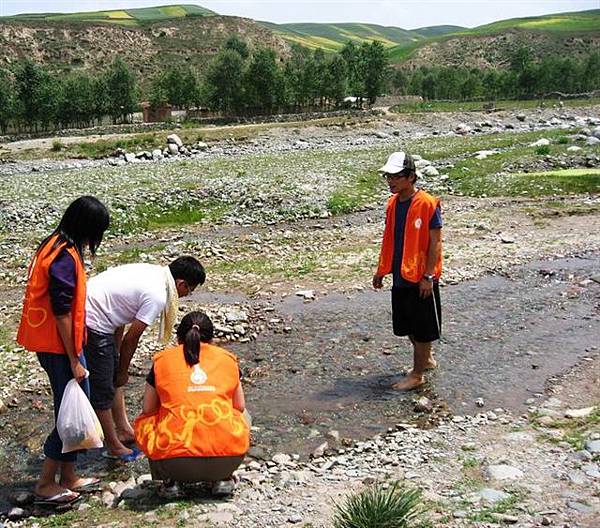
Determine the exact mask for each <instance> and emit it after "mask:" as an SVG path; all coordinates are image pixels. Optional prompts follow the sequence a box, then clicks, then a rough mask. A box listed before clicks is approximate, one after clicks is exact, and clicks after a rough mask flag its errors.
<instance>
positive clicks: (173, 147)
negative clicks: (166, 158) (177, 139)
mask: <svg viewBox="0 0 600 528" xmlns="http://www.w3.org/2000/svg"><path fill="white" fill-rule="evenodd" d="M173 135H175V134H173ZM167 149H169V154H170V155H171V156H177V154H179V147H178V146H177V144H175V143H169V144H168V145H167Z"/></svg>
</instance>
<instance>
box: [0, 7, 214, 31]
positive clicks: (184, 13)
mask: <svg viewBox="0 0 600 528" xmlns="http://www.w3.org/2000/svg"><path fill="white" fill-rule="evenodd" d="M215 14H216V13H215V12H214V11H211V10H210V9H206V8H204V7H201V6H198V5H168V6H156V7H141V8H136V9H117V10H114V11H85V12H81V13H34V14H23V15H15V16H12V17H5V20H38V21H46V22H105V23H110V24H119V25H122V26H137V25H139V24H142V23H145V22H156V21H159V20H167V19H173V18H186V17H196V16H210V15H215ZM0 20H2V18H0Z"/></svg>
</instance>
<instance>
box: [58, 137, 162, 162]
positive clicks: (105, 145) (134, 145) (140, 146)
mask: <svg viewBox="0 0 600 528" xmlns="http://www.w3.org/2000/svg"><path fill="white" fill-rule="evenodd" d="M161 145H162V143H161V142H160V140H159V138H158V136H157V135H156V134H138V135H135V136H133V137H131V138H126V139H100V140H98V141H87V142H83V143H77V144H75V145H71V146H69V147H68V148H66V149H65V151H66V152H68V154H69V155H70V156H72V157H75V158H92V159H98V158H105V157H107V156H110V155H111V154H112V153H113V152H114V151H115V150H117V149H118V148H122V149H124V150H126V151H130V150H150V149H153V148H156V147H158V146H161Z"/></svg>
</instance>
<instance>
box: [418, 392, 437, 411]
mask: <svg viewBox="0 0 600 528" xmlns="http://www.w3.org/2000/svg"><path fill="white" fill-rule="evenodd" d="M415 412H422V413H431V412H433V402H432V401H431V400H430V399H429V398H427V397H426V396H422V397H421V398H419V399H418V400H417V401H416V402H415Z"/></svg>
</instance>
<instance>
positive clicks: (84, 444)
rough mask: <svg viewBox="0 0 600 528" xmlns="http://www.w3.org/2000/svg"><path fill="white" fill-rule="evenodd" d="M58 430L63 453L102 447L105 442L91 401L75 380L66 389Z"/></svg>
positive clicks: (61, 403)
mask: <svg viewBox="0 0 600 528" xmlns="http://www.w3.org/2000/svg"><path fill="white" fill-rule="evenodd" d="M56 429H57V431H58V436H60V439H61V440H62V443H63V448H62V452H63V453H69V452H70V451H77V450H78V449H92V448H94V447H102V441H103V440H104V434H103V432H102V427H101V426H100V422H99V421H98V417H97V416H96V413H95V412H94V409H93V408H92V405H91V404H90V400H88V398H87V396H86V395H85V392H83V389H82V388H81V387H80V386H79V383H77V380H75V378H73V379H72V380H71V381H69V383H67V386H66V387H65V392H64V393H63V397H62V401H61V402H60V409H59V411H58V418H57V420H56Z"/></svg>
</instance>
